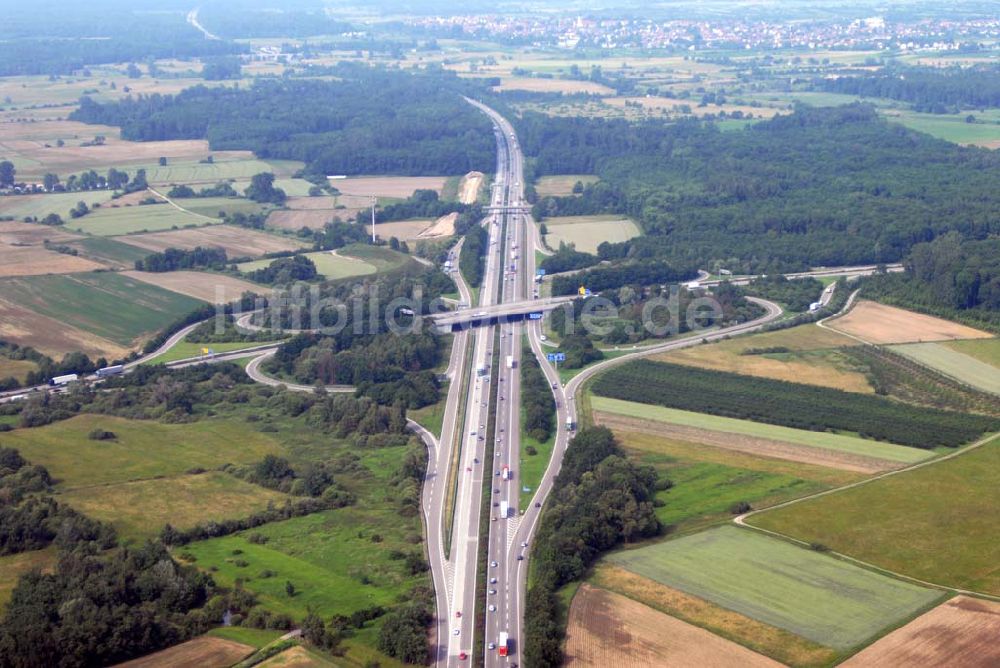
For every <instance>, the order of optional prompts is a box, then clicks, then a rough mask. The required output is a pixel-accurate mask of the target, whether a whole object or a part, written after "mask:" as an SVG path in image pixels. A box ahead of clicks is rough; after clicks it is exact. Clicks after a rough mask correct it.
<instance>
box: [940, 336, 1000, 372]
mask: <svg viewBox="0 0 1000 668" xmlns="http://www.w3.org/2000/svg"><path fill="white" fill-rule="evenodd" d="M942 345H944V346H947V347H948V348H951V349H952V350H955V351H958V352H960V353H962V354H963V355H968V356H969V357H974V358H976V359H977V360H979V361H980V362H985V363H986V364H989V365H992V366H995V367H997V368H998V369H1000V338H992V339H964V340H961V341H946V342H944V343H943V344H942Z"/></svg>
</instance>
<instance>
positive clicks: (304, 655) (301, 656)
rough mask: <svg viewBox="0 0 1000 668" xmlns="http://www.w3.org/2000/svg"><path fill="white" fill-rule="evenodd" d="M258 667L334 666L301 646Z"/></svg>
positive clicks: (299, 667)
mask: <svg viewBox="0 0 1000 668" xmlns="http://www.w3.org/2000/svg"><path fill="white" fill-rule="evenodd" d="M258 665H259V668H333V666H334V665H335V664H334V663H333V662H332V661H329V660H327V658H326V657H323V656H320V655H318V654H316V653H315V652H312V651H310V650H308V649H306V648H305V647H303V646H302V645H295V646H294V647H289V648H288V649H286V650H285V651H284V652H281V653H280V654H275V655H274V656H272V657H271V658H270V659H268V660H267V661H265V662H263V663H261V664H258Z"/></svg>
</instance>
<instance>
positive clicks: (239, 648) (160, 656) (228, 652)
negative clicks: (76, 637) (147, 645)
mask: <svg viewBox="0 0 1000 668" xmlns="http://www.w3.org/2000/svg"><path fill="white" fill-rule="evenodd" d="M253 651H254V648H253V647H252V646H250V645H245V644H243V643H240V642H236V641H234V640H227V639H225V638H216V637H212V636H201V637H199V638H194V639H192V640H188V641H187V642H183V643H181V644H180V645H174V646H173V647H168V648H167V649H164V650H160V651H159V652H154V653H152V654H149V655H147V656H144V657H141V658H138V659H133V660H132V661H126V662H125V663H122V664H119V665H118V668H171V667H172V666H199V667H200V668H228V667H229V666H231V665H233V664H234V663H237V662H238V661H240V660H241V659H243V658H244V657H246V656H248V655H249V654H251V653H252V652H253Z"/></svg>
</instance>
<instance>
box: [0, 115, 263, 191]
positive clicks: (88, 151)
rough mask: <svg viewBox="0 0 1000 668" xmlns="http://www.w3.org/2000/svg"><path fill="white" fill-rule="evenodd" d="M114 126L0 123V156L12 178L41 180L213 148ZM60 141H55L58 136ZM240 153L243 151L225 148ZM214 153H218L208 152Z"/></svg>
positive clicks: (200, 154) (195, 155) (198, 155)
mask: <svg viewBox="0 0 1000 668" xmlns="http://www.w3.org/2000/svg"><path fill="white" fill-rule="evenodd" d="M97 135H101V136H103V137H105V141H104V143H103V144H102V145H99V146H81V145H80V144H82V143H86V142H88V141H90V140H92V139H93V138H94V137H95V136H97ZM118 136H119V130H118V128H115V127H111V126H106V125H87V124H85V123H77V122H75V121H66V120H41V121H39V122H36V123H0V155H4V156H6V157H7V158H8V159H10V160H13V161H14V163H15V165H17V173H18V177H19V178H21V179H24V180H26V181H29V182H31V181H36V180H37V181H41V179H42V177H43V176H44V175H45V174H46V173H47V172H54V173H57V174H61V175H66V174H72V173H75V172H81V171H84V170H87V169H94V170H97V171H99V172H100V171H106V170H107V169H108V168H109V167H117V168H118V169H121V168H122V167H127V166H129V165H141V164H148V163H155V162H156V161H157V159H158V158H159V157H161V156H166V157H167V158H169V159H171V160H198V159H202V158H204V157H205V156H207V155H209V154H211V153H213V152H212V151H211V150H209V148H208V142H207V141H205V140H201V139H197V140H194V139H192V140H187V139H184V140H171V141H149V142H130V141H125V140H122V139H119V138H118ZM60 139H61V140H63V142H64V145H63V146H57V145H56V142H57V141H58V140H60ZM240 154H242V155H246V156H247V157H252V154H251V153H249V152H248V151H241V152H239V153H238V154H237V153H235V152H227V153H226V155H240ZM214 155H216V157H219V156H220V153H218V152H216V153H214Z"/></svg>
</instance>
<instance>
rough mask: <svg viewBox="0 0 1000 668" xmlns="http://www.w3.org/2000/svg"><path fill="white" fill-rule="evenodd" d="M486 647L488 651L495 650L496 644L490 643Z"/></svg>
mask: <svg viewBox="0 0 1000 668" xmlns="http://www.w3.org/2000/svg"><path fill="white" fill-rule="evenodd" d="M486 647H487V648H489V649H496V648H497V644H496V643H495V642H491V643H490V644H489V645H487V646H486Z"/></svg>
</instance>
